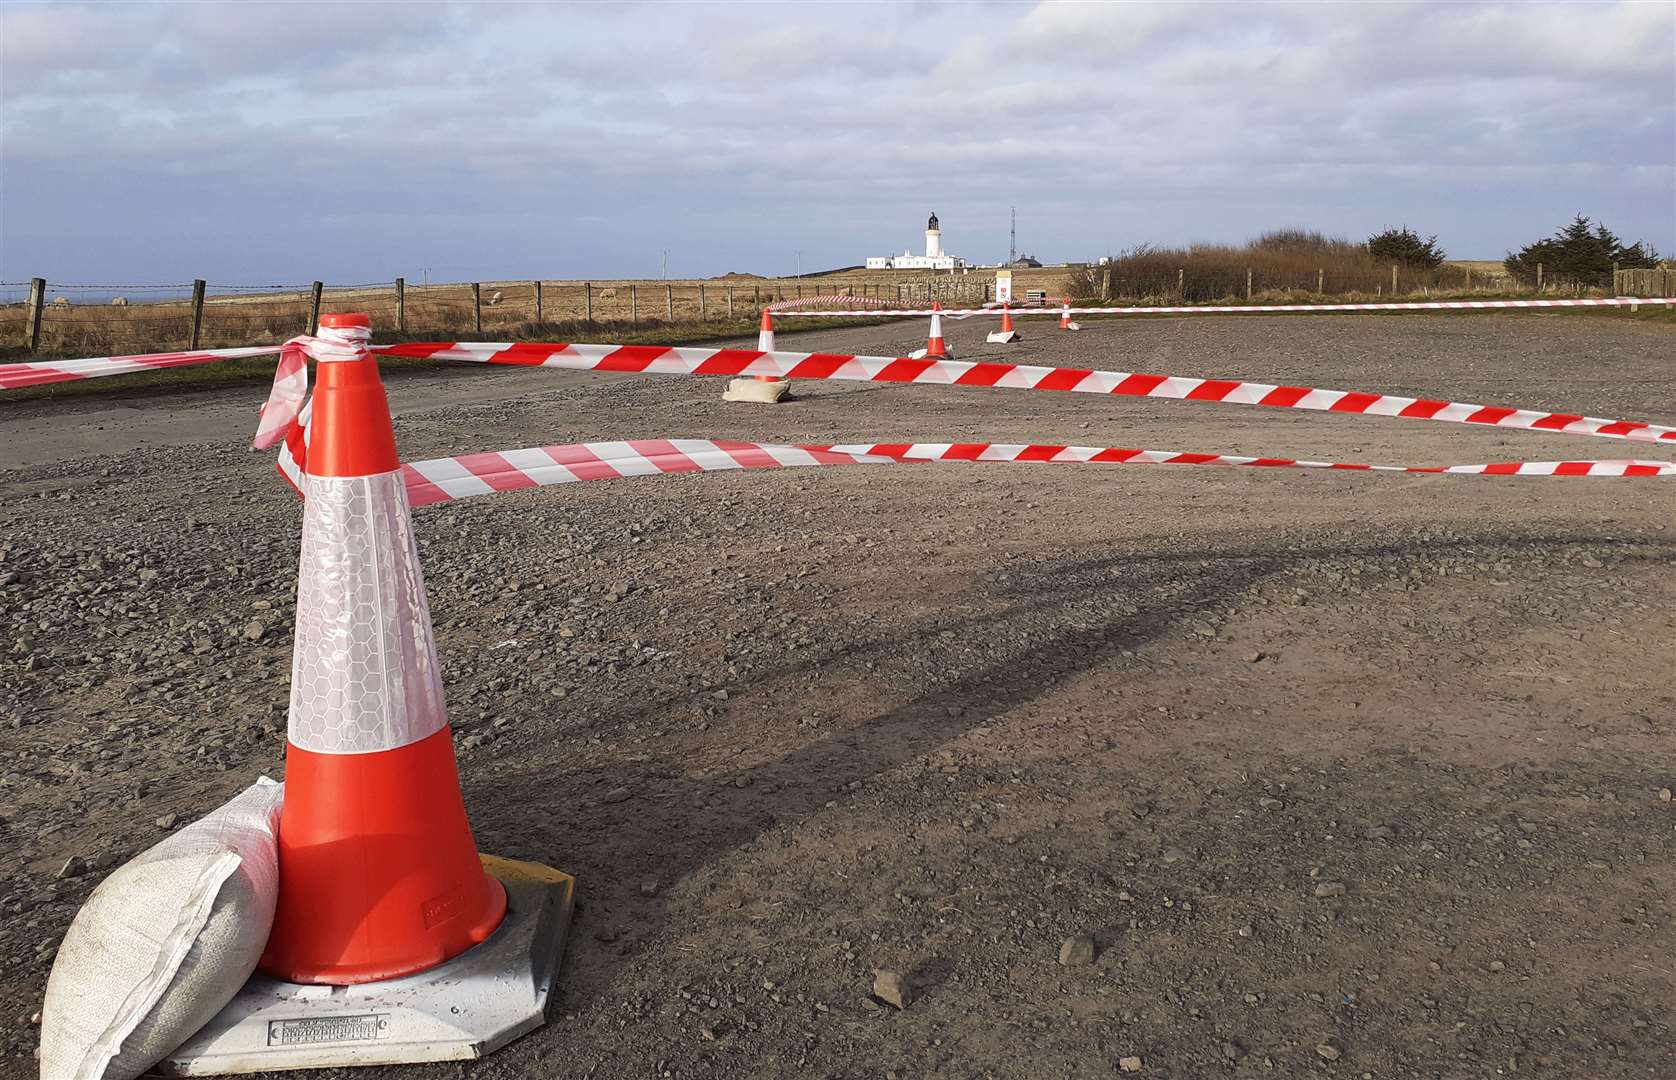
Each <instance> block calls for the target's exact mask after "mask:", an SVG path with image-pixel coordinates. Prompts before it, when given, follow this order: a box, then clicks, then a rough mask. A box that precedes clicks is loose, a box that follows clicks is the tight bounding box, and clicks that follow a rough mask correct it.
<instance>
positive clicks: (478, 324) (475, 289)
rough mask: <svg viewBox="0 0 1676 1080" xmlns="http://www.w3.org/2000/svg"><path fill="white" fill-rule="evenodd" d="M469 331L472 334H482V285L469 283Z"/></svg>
mask: <svg viewBox="0 0 1676 1080" xmlns="http://www.w3.org/2000/svg"><path fill="white" fill-rule="evenodd" d="M471 329H472V332H473V333H477V334H481V333H482V332H483V283H482V282H481V281H474V282H472V283H471Z"/></svg>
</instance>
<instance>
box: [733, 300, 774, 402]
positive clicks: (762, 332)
mask: <svg viewBox="0 0 1676 1080" xmlns="http://www.w3.org/2000/svg"><path fill="white" fill-rule="evenodd" d="M773 351H774V314H773V312H771V311H769V310H768V309H767V308H763V309H762V323H761V325H760V326H759V327H758V328H757V352H773ZM790 395H791V384H790V383H788V382H787V381H786V380H785V379H782V378H781V377H780V376H778V375H749V376H746V377H744V378H741V379H732V380H730V381H729V382H728V384H727V389H726V390H725V391H723V392H722V400H723V401H754V402H757V403H758V404H763V405H772V404H774V403H775V402H776V401H784V400H785V399H786V398H787V397H789V396H790Z"/></svg>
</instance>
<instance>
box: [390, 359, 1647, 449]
mask: <svg viewBox="0 0 1676 1080" xmlns="http://www.w3.org/2000/svg"><path fill="white" fill-rule="evenodd" d="M371 351H372V352H374V353H377V354H380V355H384V356H405V357H411V358H422V359H435V360H464V361H468V362H472V363H482V364H513V365H519V366H525V367H555V368H566V369H570V370H576V371H616V372H635V373H642V374H657V375H727V376H740V375H773V376H778V377H780V378H784V379H838V380H851V381H860V382H895V383H918V384H922V385H923V384H930V385H938V386H998V387H1003V388H1007V389H1020V390H1066V391H1071V392H1075V393H1086V394H1114V395H1118V396H1122V397H1147V398H1170V399H1177V400H1184V401H1217V402H1222V403H1224V404H1229V405H1263V406H1268V407H1270V408H1282V409H1311V410H1316V411H1322V412H1337V413H1359V414H1364V415H1369V416H1396V417H1403V418H1405V419H1411V420H1440V421H1446V422H1451V423H1459V424H1482V425H1487V426H1492V427H1502V428H1516V429H1521V430H1530V431H1541V432H1548V433H1553V434H1563V435H1594V436H1599V437H1601V438H1608V439H1629V440H1633V441H1636V442H1664V441H1676V427H1664V426H1660V425H1655V424H1648V423H1644V422H1642V421H1638V420H1606V419H1602V418H1599V417H1592V416H1578V415H1574V414H1571V413H1552V412H1544V411H1542V410H1539V409H1515V408H1507V407H1503V406H1486V405H1471V404H1463V403H1459V402H1449V401H1432V400H1428V399H1426V398H1411V397H1401V396H1398V395H1395V394H1370V393H1361V392H1356V391H1349V390H1321V389H1314V388H1311V387H1306V386H1276V385H1272V384H1269V383H1257V382H1244V381H1240V380H1236V379H1195V378H1183V377H1179V376H1170V375H1145V374H1138V373H1134V372H1127V371H1093V370H1089V369H1087V368H1061V367H1040V366H1036V365H1030V364H1008V363H997V362H980V361H968V360H947V359H943V360H939V359H937V358H935V357H925V358H922V359H918V360H914V359H909V358H907V357H900V356H856V355H850V354H846V353H803V352H758V351H757V350H755V349H684V348H674V347H670V346H663V345H620V346H619V345H571V344H562V343H538V342H516V343H506V342H454V341H447V342H412V343H408V344H403V345H375V346H373V348H372V350H371Z"/></svg>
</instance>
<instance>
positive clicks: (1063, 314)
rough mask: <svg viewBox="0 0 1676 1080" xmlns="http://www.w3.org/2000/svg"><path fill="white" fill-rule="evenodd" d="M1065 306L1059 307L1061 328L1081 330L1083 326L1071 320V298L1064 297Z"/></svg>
mask: <svg viewBox="0 0 1676 1080" xmlns="http://www.w3.org/2000/svg"><path fill="white" fill-rule="evenodd" d="M1064 301H1065V306H1064V307H1062V308H1060V309H1059V329H1061V330H1081V329H1082V327H1080V326H1078V325H1077V324H1076V323H1074V322H1072V321H1071V298H1070V297H1069V296H1067V297H1064Z"/></svg>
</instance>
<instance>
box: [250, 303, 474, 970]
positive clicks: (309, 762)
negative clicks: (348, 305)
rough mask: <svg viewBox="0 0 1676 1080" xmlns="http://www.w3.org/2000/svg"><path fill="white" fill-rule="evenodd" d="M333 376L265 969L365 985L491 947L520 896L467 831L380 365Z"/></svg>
mask: <svg viewBox="0 0 1676 1080" xmlns="http://www.w3.org/2000/svg"><path fill="white" fill-rule="evenodd" d="M320 323H321V326H322V328H323V329H322V336H325V335H326V334H327V332H328V331H331V330H339V331H340V332H341V331H344V330H348V329H351V328H365V327H369V326H370V323H369V321H368V319H367V317H366V316H365V315H327V316H323V317H322V318H321V320H320ZM364 333H365V331H363V334H364ZM360 340H365V338H364V336H363V337H362V338H361V339H360ZM318 371H319V374H318V385H317V388H316V391H315V396H314V407H313V419H312V434H311V437H310V440H309V446H308V460H307V464H306V466H305V468H306V475H305V476H304V477H303V488H304V491H305V493H306V495H307V501H306V502H305V503H304V504H303V544H302V560H301V564H300V569H299V571H298V584H297V629H296V642H295V646H294V656H293V660H292V681H291V717H290V726H289V733H288V745H287V748H286V755H285V763H286V769H285V772H286V775H285V804H284V809H283V811H282V814H281V817H280V825H279V904H278V909H277V911H276V912H275V914H274V925H273V932H272V934H271V935H270V936H269V939H268V946H267V951H266V952H265V953H264V954H263V957H262V968H263V970H265V971H267V972H268V973H269V974H271V975H273V976H275V977H277V978H280V979H283V980H286V981H288V982H294V983H331V984H346V983H365V982H373V981H377V980H382V979H392V978H396V977H397V976H401V975H408V974H412V973H414V972H419V971H424V970H426V969H427V968H431V967H434V966H436V965H438V964H441V963H442V962H443V961H445V960H448V959H449V958H450V957H453V956H455V955H457V954H459V953H462V952H464V951H466V950H468V949H470V948H471V947H472V946H473V945H475V944H477V943H478V942H481V941H483V940H484V939H485V938H487V937H488V936H489V935H490V934H491V933H492V932H493V931H494V930H495V928H496V927H497V926H498V925H499V924H500V922H501V918H502V916H503V915H504V914H505V911H506V892H505V890H504V889H503V888H502V886H501V883H500V882H499V881H497V880H496V879H495V878H493V877H491V876H489V874H487V873H486V872H485V871H484V868H483V865H482V863H481V862H479V860H478V855H477V848H476V845H475V844H474V843H473V841H472V835H471V826H470V824H469V823H468V822H467V821H466V812H465V806H464V803H463V801H462V799H461V795H460V780H459V774H458V771H457V769H456V767H455V764H454V745H453V742H452V737H451V735H450V732H449V728H448V718H447V713H446V710H445V708H444V705H443V697H442V679H441V676H440V673H439V669H438V667H437V657H436V646H435V643H434V642H433V640H432V630H431V615H430V609H429V606H428V604H427V602H426V599H425V583H424V578H423V575H422V574H421V573H420V569H419V556H418V552H417V550H416V548H415V546H414V539H413V528H412V523H411V522H410V521H409V520H408V506H407V490H406V487H405V485H404V483H403V479H402V468H401V462H400V461H399V459H398V458H397V457H396V440H395V435H394V433H393V432H392V430H391V427H390V407H389V404H388V403H387V401H386V400H385V396H384V386H383V384H382V383H381V382H380V381H379V377H378V364H377V361H376V360H374V359H373V358H372V357H371V356H370V355H366V354H363V355H361V356H360V357H359V358H358V359H350V360H335V361H333V362H331V363H320V364H319V365H318Z"/></svg>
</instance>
